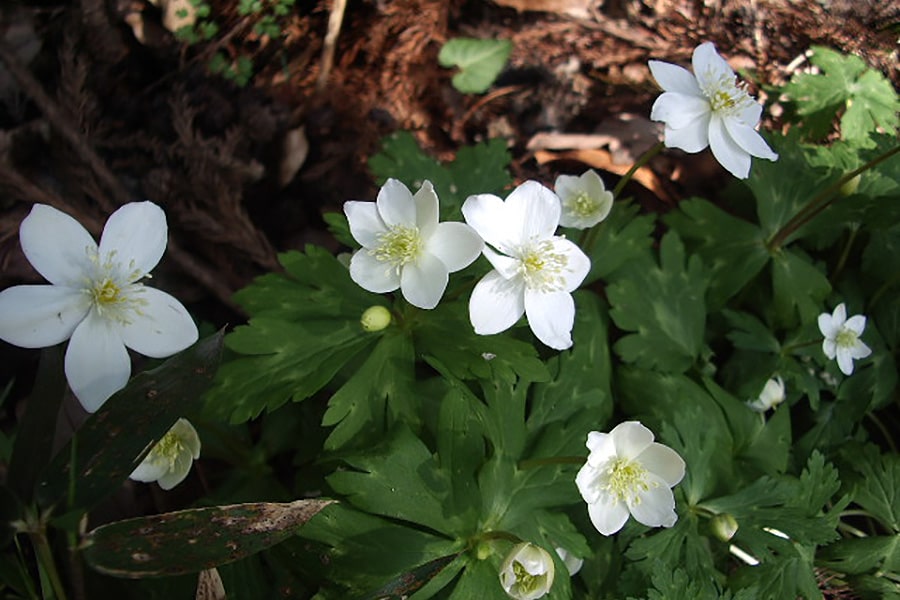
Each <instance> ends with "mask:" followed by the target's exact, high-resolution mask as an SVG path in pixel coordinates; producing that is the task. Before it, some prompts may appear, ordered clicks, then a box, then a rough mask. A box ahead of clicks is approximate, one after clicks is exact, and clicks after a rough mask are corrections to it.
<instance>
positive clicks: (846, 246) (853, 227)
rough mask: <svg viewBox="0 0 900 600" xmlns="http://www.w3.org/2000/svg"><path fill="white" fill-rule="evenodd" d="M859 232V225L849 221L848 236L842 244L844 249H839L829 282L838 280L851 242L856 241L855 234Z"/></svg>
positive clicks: (851, 245) (851, 244) (848, 254)
mask: <svg viewBox="0 0 900 600" xmlns="http://www.w3.org/2000/svg"><path fill="white" fill-rule="evenodd" d="M858 233H859V225H858V224H855V223H851V225H850V237H849V238H848V239H847V243H846V244H844V249H843V250H842V251H841V256H840V258H838V263H837V265H836V266H835V267H834V271H833V272H832V273H831V278H830V279H831V283H832V285H833V284H834V282H835V281H837V280H838V278H839V277H840V275H841V273H842V272H843V270H844V266H845V265H846V264H847V257H849V256H850V249H851V248H852V247H853V242H854V241H856V234H858Z"/></svg>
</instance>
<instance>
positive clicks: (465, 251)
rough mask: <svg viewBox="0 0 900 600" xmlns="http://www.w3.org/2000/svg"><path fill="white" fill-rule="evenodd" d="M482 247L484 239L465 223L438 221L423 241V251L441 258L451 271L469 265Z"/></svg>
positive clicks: (453, 271)
mask: <svg viewBox="0 0 900 600" xmlns="http://www.w3.org/2000/svg"><path fill="white" fill-rule="evenodd" d="M482 249H484V240H482V239H481V236H479V235H478V233H477V232H476V231H475V230H474V229H472V228H471V227H469V226H468V225H466V224H465V223H455V222H453V223H438V224H437V227H436V228H435V229H434V231H433V232H432V234H431V236H430V237H428V238H427V241H426V242H425V252H426V253H430V254H433V255H434V256H436V257H437V258H439V259H440V260H441V262H442V263H444V265H445V266H446V267H447V270H448V271H450V272H451V273H455V272H456V271H459V270H460V269H465V268H466V267H468V266H469V265H471V264H472V263H473V262H474V261H475V259H476V258H478V255H479V254H481V251H482Z"/></svg>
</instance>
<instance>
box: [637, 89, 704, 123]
mask: <svg viewBox="0 0 900 600" xmlns="http://www.w3.org/2000/svg"><path fill="white" fill-rule="evenodd" d="M710 111H711V109H710V107H709V101H707V100H706V98H703V97H700V96H688V95H686V94H679V93H677V92H666V93H665V94H662V95H661V96H660V97H659V98H657V99H656V101H655V102H654V103H653V108H651V109H650V119H652V120H653V121H663V122H664V123H665V124H666V125H668V126H669V127H671V128H673V129H681V128H682V127H692V126H696V125H693V123H694V122H695V121H697V120H698V119H702V118H703V117H704V116H706V115H709V113H710Z"/></svg>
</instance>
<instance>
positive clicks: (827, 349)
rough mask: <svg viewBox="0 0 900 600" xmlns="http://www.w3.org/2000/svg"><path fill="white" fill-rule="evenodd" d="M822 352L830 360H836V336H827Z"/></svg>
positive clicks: (823, 342)
mask: <svg viewBox="0 0 900 600" xmlns="http://www.w3.org/2000/svg"><path fill="white" fill-rule="evenodd" d="M822 352H824V353H825V356H826V357H828V359H829V360H834V357H835V356H837V342H835V341H834V338H825V339H824V340H823V341H822Z"/></svg>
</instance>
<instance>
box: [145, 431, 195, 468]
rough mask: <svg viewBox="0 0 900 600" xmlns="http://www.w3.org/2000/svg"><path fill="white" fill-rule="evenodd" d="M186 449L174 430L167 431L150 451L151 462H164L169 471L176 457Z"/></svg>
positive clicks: (173, 466)
mask: <svg viewBox="0 0 900 600" xmlns="http://www.w3.org/2000/svg"><path fill="white" fill-rule="evenodd" d="M186 451H187V447H186V446H185V445H184V442H183V441H182V439H181V438H180V437H179V436H178V434H177V433H175V432H174V431H169V432H168V433H167V434H166V435H164V436H163V438H162V439H161V440H159V441H158V442H157V443H156V445H155V446H154V447H153V450H151V451H150V453H151V454H152V455H153V457H152V459H151V460H152V461H153V462H165V463H166V464H167V465H168V468H169V471H173V470H174V469H175V461H176V460H178V457H179V456H181V455H182V454H184V453H185V452H186Z"/></svg>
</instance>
